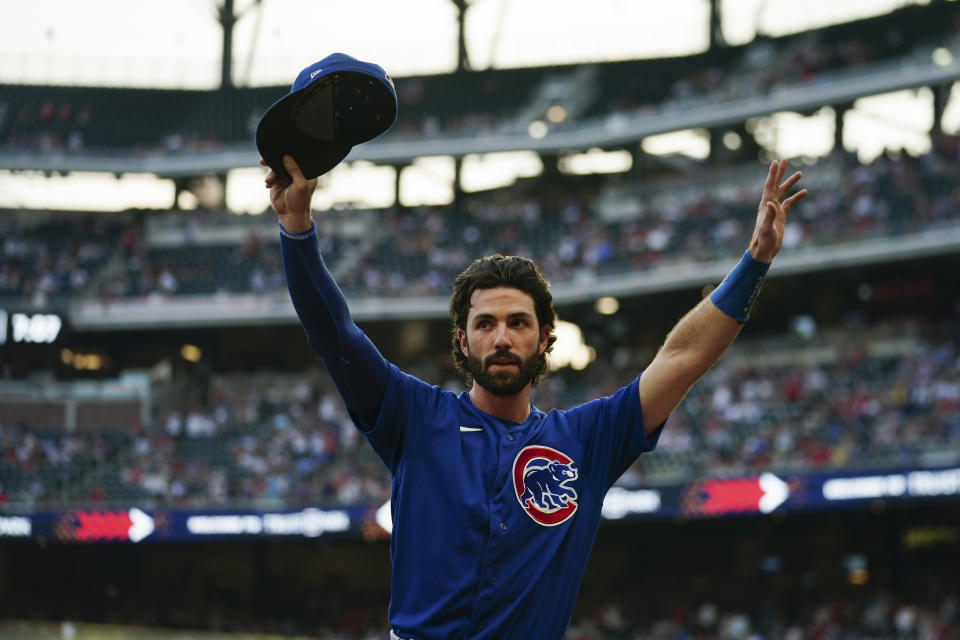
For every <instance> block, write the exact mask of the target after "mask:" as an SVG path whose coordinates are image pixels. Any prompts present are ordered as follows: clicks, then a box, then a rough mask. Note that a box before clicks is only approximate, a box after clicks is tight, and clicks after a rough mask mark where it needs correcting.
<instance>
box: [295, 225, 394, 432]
mask: <svg viewBox="0 0 960 640" xmlns="http://www.w3.org/2000/svg"><path fill="white" fill-rule="evenodd" d="M315 229H316V227H315V226H313V227H312V228H311V230H310V231H309V232H307V233H303V234H291V233H289V232H287V231H286V230H285V229H283V227H280V231H281V240H280V247H281V253H282V256H283V269H284V275H285V276H286V280H287V288H288V289H289V291H290V299H291V300H292V301H293V306H294V309H295V310H296V312H297V317H298V318H299V319H300V324H301V325H302V326H303V329H304V331H305V332H306V334H307V342H308V344H309V345H310V348H311V349H312V350H313V351H314V353H316V354H317V355H318V356H319V357H320V359H321V360H322V361H323V364H324V366H325V367H326V369H327V371H328V372H329V374H330V377H331V378H332V379H333V382H334V384H335V385H336V387H337V391H338V392H339V393H340V397H341V398H343V401H344V404H345V405H346V407H347V411H348V412H349V413H350V417H351V419H352V420H353V422H354V424H356V425H357V427H358V428H359V429H360V430H361V431H366V430H368V429H370V428H371V425H373V424H374V423H375V422H376V420H377V417H378V415H379V414H380V405H381V402H382V401H383V396H384V392H385V391H386V387H387V375H388V372H389V364H388V363H387V361H386V360H384V359H383V356H381V355H380V352H379V351H378V350H377V348H376V347H375V346H373V343H372V342H370V340H369V338H367V336H366V335H365V334H364V333H363V332H362V331H361V330H360V328H359V327H357V325H356V323H354V321H353V318H352V317H351V316H350V311H349V309H348V308H347V302H346V300H345V299H344V297H343V293H342V292H341V291H340V287H338V286H337V283H336V282H335V281H334V279H333V276H332V275H331V274H330V272H329V271H328V270H327V267H326V265H325V264H324V262H323V258H322V256H321V255H320V245H319V242H318V240H317V235H316V231H315Z"/></svg>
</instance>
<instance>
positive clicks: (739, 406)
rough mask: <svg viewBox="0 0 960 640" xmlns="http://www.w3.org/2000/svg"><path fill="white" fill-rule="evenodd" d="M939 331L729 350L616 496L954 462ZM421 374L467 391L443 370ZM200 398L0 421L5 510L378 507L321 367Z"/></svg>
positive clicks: (583, 385) (373, 462)
mask: <svg viewBox="0 0 960 640" xmlns="http://www.w3.org/2000/svg"><path fill="white" fill-rule="evenodd" d="M946 325H949V323H945V326H946ZM945 326H941V325H937V324H933V323H930V322H924V321H919V320H917V321H913V322H907V323H899V322H898V323H894V324H892V325H889V326H886V325H877V326H874V327H863V326H852V327H848V328H846V329H844V330H838V331H835V332H829V333H828V332H824V333H823V335H821V336H819V337H818V338H817V343H816V345H815V346H816V347H817V348H816V349H814V350H812V351H811V350H810V348H809V347H811V346H814V345H811V344H810V343H805V342H803V341H802V339H800V338H798V337H797V336H796V335H792V334H791V335H784V336H780V337H779V338H777V339H772V338H765V339H763V340H762V341H761V340H760V339H759V338H756V339H750V338H749V337H745V338H741V340H740V341H738V343H737V344H735V345H734V348H733V350H732V351H731V352H730V353H728V354H727V356H725V358H724V360H722V361H721V363H720V364H719V365H718V366H716V367H715V368H714V369H712V370H711V371H710V372H709V373H708V374H707V375H706V376H704V378H703V379H702V380H701V381H700V382H699V383H698V384H697V385H696V386H695V387H694V389H693V391H691V392H690V394H688V396H687V397H686V398H685V399H684V401H683V403H682V404H681V406H680V407H679V408H678V409H677V411H675V412H674V414H673V415H672V417H671V419H670V421H669V425H668V427H667V429H666V430H665V431H664V434H663V436H662V438H661V441H660V444H659V446H658V450H657V451H656V452H655V453H654V454H652V455H646V456H641V458H640V459H639V461H638V462H637V463H636V464H634V466H633V467H631V468H630V469H629V470H628V471H627V472H626V473H625V474H624V475H623V476H622V477H621V478H620V480H619V484H620V485H621V486H626V487H637V486H647V485H649V484H651V483H653V484H657V483H664V482H679V481H686V480H690V479H693V478H698V477H703V476H706V475H717V474H721V475H726V474H749V473H758V472H761V471H764V470H772V471H775V472H777V471H780V472H784V471H805V470H806V471H809V470H817V469H850V468H900V467H909V466H935V465H944V464H955V463H957V456H956V452H955V449H954V448H952V447H951V443H952V442H955V441H956V440H957V438H958V437H960V342H958V336H957V334H956V331H955V330H951V329H949V328H945ZM798 340H801V341H800V342H799V343H798ZM764 354H766V355H764ZM771 354H773V355H772V356H771ZM811 354H813V355H811ZM643 358H644V356H643V355H642V354H641V353H639V352H638V351H637V350H636V349H634V348H632V347H630V345H629V344H625V345H621V346H619V347H617V348H616V349H615V350H614V352H612V353H607V354H603V355H602V356H601V357H600V358H598V360H597V361H596V362H594V363H593V364H592V365H590V366H589V367H588V368H587V369H586V370H584V371H580V372H577V371H573V370H571V369H561V370H559V371H556V372H554V373H553V374H552V375H551V376H549V377H548V378H547V379H546V380H545V381H544V382H543V383H542V384H541V385H540V386H539V387H538V388H537V389H536V390H535V392H534V398H533V401H534V404H535V405H536V406H537V407H538V408H540V409H541V410H543V411H550V410H552V409H555V408H559V409H563V408H568V407H570V406H573V405H575V404H578V403H580V402H583V401H586V400H589V399H591V398H594V397H599V396H601V395H608V394H610V393H612V392H613V391H615V390H616V389H617V388H619V387H620V386H622V385H623V384H626V383H627V381H629V380H630V379H632V378H633V377H634V376H635V375H636V373H637V371H639V370H640V369H641V368H642V366H643V362H644V359H643ZM440 359H442V358H440V357H439V356H438V358H437V360H438V361H439V360H440ZM414 371H418V370H417V369H416V368H414ZM418 372H419V374H420V375H421V376H422V377H423V378H424V379H426V380H427V381H429V382H431V383H433V384H439V385H441V386H443V387H444V388H447V389H449V390H451V391H454V392H459V391H462V390H463V384H462V382H461V381H460V380H459V378H458V377H457V376H456V374H455V372H453V371H452V370H451V369H447V370H442V369H439V368H437V369H432V370H426V369H425V368H424V367H423V366H422V365H421V366H420V369H419V371H418ZM208 385H209V389H208V392H207V393H204V394H197V393H189V394H185V395H182V394H181V395H176V394H172V395H169V396H168V397H167V398H166V400H161V399H158V400H157V401H155V403H154V404H155V406H154V418H153V420H152V421H151V423H150V424H147V425H140V424H139V423H136V424H112V425H104V428H103V430H101V431H98V432H86V433H81V434H75V433H66V432H64V431H63V430H62V429H60V430H58V425H56V424H50V425H30V426H29V428H28V427H27V426H26V425H22V424H17V423H15V422H11V423H8V424H0V470H2V472H0V496H2V497H0V500H4V501H7V502H9V503H11V504H25V505H34V506H36V505H56V504H76V503H95V504H104V503H110V504H125V503H131V502H136V503H137V504H154V505H163V506H180V507H186V508H209V507H216V506H255V507H257V506H259V507H264V508H277V507H279V506H310V505H316V504H374V503H382V502H384V501H386V500H387V499H388V498H389V496H390V486H389V476H388V473H387V469H386V467H385V466H384V465H383V464H382V462H381V461H379V460H378V459H377V458H376V457H375V455H374V453H373V451H372V449H371V448H370V447H369V445H368V444H367V443H366V441H365V440H364V438H363V437H362V436H361V435H360V434H359V432H358V431H357V430H356V429H355V428H354V426H353V424H352V422H351V421H350V419H349V417H348V416H347V414H346V412H345V410H344V407H343V404H342V402H341V400H340V398H339V396H338V395H337V394H336V390H335V389H334V388H333V386H332V384H331V383H330V380H329V377H328V376H327V375H326V374H325V372H324V371H323V370H322V369H321V368H319V366H318V367H317V368H316V369H311V370H308V371H302V372H289V371H286V372H284V371H263V372H259V373H249V374H230V375H226V374H220V375H212V376H211V377H210V379H209V381H208ZM201 397H202V398H205V400H201V399H200V398H201ZM951 456H952V457H951Z"/></svg>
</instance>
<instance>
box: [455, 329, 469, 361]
mask: <svg viewBox="0 0 960 640" xmlns="http://www.w3.org/2000/svg"><path fill="white" fill-rule="evenodd" d="M457 342H459V343H460V353H462V354H463V355H464V356H466V355H467V332H466V331H464V330H463V329H457Z"/></svg>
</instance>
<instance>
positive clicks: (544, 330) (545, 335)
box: [540, 324, 553, 355]
mask: <svg viewBox="0 0 960 640" xmlns="http://www.w3.org/2000/svg"><path fill="white" fill-rule="evenodd" d="M552 329H553V327H551V326H550V325H548V324H545V325H543V326H542V327H540V354H541V355H542V354H543V352H544V351H546V350H547V344H548V342H547V341H548V340H549V339H550V331H551V330H552Z"/></svg>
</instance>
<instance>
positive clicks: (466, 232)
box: [0, 136, 960, 306]
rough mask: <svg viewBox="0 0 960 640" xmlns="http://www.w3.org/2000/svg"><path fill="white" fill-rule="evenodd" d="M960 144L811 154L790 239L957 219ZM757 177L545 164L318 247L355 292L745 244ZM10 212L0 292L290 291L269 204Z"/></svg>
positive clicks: (386, 292)
mask: <svg viewBox="0 0 960 640" xmlns="http://www.w3.org/2000/svg"><path fill="white" fill-rule="evenodd" d="M958 155H960V153H958V141H957V138H956V137H953V136H943V137H941V138H939V139H938V140H937V144H936V146H935V147H934V149H933V150H932V151H931V152H930V153H927V154H925V155H923V156H921V157H917V158H914V157H910V156H906V155H904V156H883V157H881V158H878V159H877V160H876V161H875V162H873V163H871V164H870V165H862V164H860V163H858V162H857V161H856V160H855V159H854V158H852V157H850V156H847V155H845V154H842V153H837V154H834V155H833V156H830V157H828V158H824V159H822V160H821V161H820V162H819V163H818V164H817V165H815V166H813V167H810V168H804V169H805V171H806V178H805V184H806V186H807V187H808V188H810V191H811V194H812V195H811V197H810V198H809V199H808V200H809V201H808V202H804V203H803V206H802V207H800V208H799V209H798V210H797V212H796V216H793V217H791V221H790V224H789V225H788V227H787V236H786V238H785V241H784V245H785V250H787V251H789V250H791V249H811V248H818V247H825V246H830V245H834V244H837V243H843V242H855V241H861V240H865V239H871V238H878V237H902V236H903V235H904V234H909V233H923V232H936V231H939V230H943V229H948V228H954V227H956V215H955V212H956V210H957V207H958V204H960V191H958V190H957V189H956V186H955V185H956V184H957V180H958V178H960V169H958V166H960V165H958V163H957V158H958ZM756 191H757V185H756V167H755V166H753V165H750V166H739V167H727V168H717V169H707V170H704V171H702V172H698V174H697V175H696V176H695V177H694V176H675V177H664V178H661V179H659V180H656V179H655V180H645V181H643V182H642V183H640V182H638V181H636V180H633V179H631V178H630V176H629V175H626V176H623V175H621V176H611V177H598V176H586V177H581V178H574V177H567V178H565V179H562V180H551V179H549V178H546V177H541V178H539V179H536V180H534V181H533V182H531V183H529V184H518V185H516V186H514V187H512V188H508V189H505V190H498V191H495V192H491V193H482V194H475V195H472V196H469V197H465V198H464V199H463V200H462V201H461V202H459V203H457V204H455V205H448V206H442V207H416V208H399V207H394V208H390V209H386V210H377V211H374V210H342V211H341V210H337V211H329V212H325V213H323V214H322V215H318V216H317V220H318V224H319V225H320V237H321V242H322V247H321V248H322V249H323V251H324V254H325V256H326V259H327V262H328V264H329V266H330V268H331V270H332V271H333V273H334V274H335V276H336V277H337V278H338V281H339V282H340V284H341V286H342V287H343V289H344V291H345V292H346V293H347V294H348V295H349V296H359V297H364V296H373V297H397V296H411V295H442V296H445V295H447V292H448V288H449V284H450V282H452V281H453V278H454V277H455V276H456V274H457V273H459V272H460V271H461V270H462V269H463V268H464V266H465V265H466V264H468V263H469V261H470V260H472V259H473V257H475V256H478V255H486V254H491V253H497V252H499V253H505V254H519V255H527V256H530V257H532V258H533V259H534V260H535V261H537V262H538V264H540V266H541V268H542V269H543V271H544V273H546V274H548V277H549V278H550V280H551V281H552V282H554V283H563V282H574V281H577V280H579V279H581V278H590V279H595V278H602V277H604V276H607V275H613V274H623V273H639V272H642V271H645V270H651V269H656V268H659V267H670V266H674V265H679V264H683V265H690V264H697V263H704V262H710V261H713V260H718V259H735V258H736V257H737V256H738V255H739V253H740V252H741V251H742V248H743V245H744V242H745V241H746V239H747V238H749V233H750V229H751V228H752V225H753V218H754V215H755V213H754V212H755V207H756V199H757V195H756ZM625 210H626V211H629V212H630V213H629V214H628V215H617V214H616V213H611V212H622V211H625ZM14 213H16V212H14ZM6 217H7V220H6V221H5V224H4V226H5V228H6V231H7V233H6V234H5V237H4V239H3V241H2V242H3V248H4V251H3V253H2V255H0V299H4V300H8V301H14V302H21V303H27V304H36V305H41V306H42V304H44V303H46V302H48V301H49V300H51V299H53V298H56V299H59V300H63V299H65V298H69V297H75V298H81V299H100V300H115V299H147V298H166V297H170V296H180V295H213V294H218V295H222V294H255V295H273V296H283V295H285V293H286V292H285V284H284V280H283V273H282V268H281V265H280V259H279V257H280V256H279V250H278V249H277V242H276V227H275V223H274V222H272V221H271V219H272V217H271V216H268V215H265V216H262V217H255V216H240V217H238V216H231V215H230V214H211V215H210V216H209V219H208V220H206V221H204V219H203V217H202V216H196V215H194V216H190V217H187V216H184V215H183V214H182V213H178V212H148V213H142V214H135V213H132V212H126V213H124V214H114V215H111V214H99V215H94V214H85V215H81V216H77V217H76V218H75V219H74V218H71V217H70V216H60V217H58V218H57V219H56V220H52V219H51V220H50V221H49V222H47V223H39V224H38V223H37V222H36V221H35V220H34V219H32V218H31V216H29V215H26V212H20V214H18V215H8V216H6ZM231 218H232V220H231ZM203 224H208V225H210V226H211V227H215V228H216V229H217V230H218V232H220V233H221V234H224V233H226V230H230V229H232V228H234V227H235V228H237V229H238V230H239V231H240V233H241V234H242V235H241V236H239V237H238V239H237V240H236V241H231V242H229V243H225V242H223V240H222V239H221V240H217V241H216V242H215V243H213V242H208V241H206V240H203V239H199V238H198V237H197V236H198V234H197V230H196V227H197V225H203ZM155 227H156V228H163V229H165V230H166V233H167V234H168V235H169V233H170V232H171V230H174V231H176V232H177V234H178V235H179V237H178V239H177V241H176V242H169V241H167V242H165V243H163V244H159V243H157V242H156V240H155V237H156V235H157V234H154V233H152V229H153V228H155ZM214 235H215V234H208V236H210V237H213V236H214ZM168 240H169V239H168Z"/></svg>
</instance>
